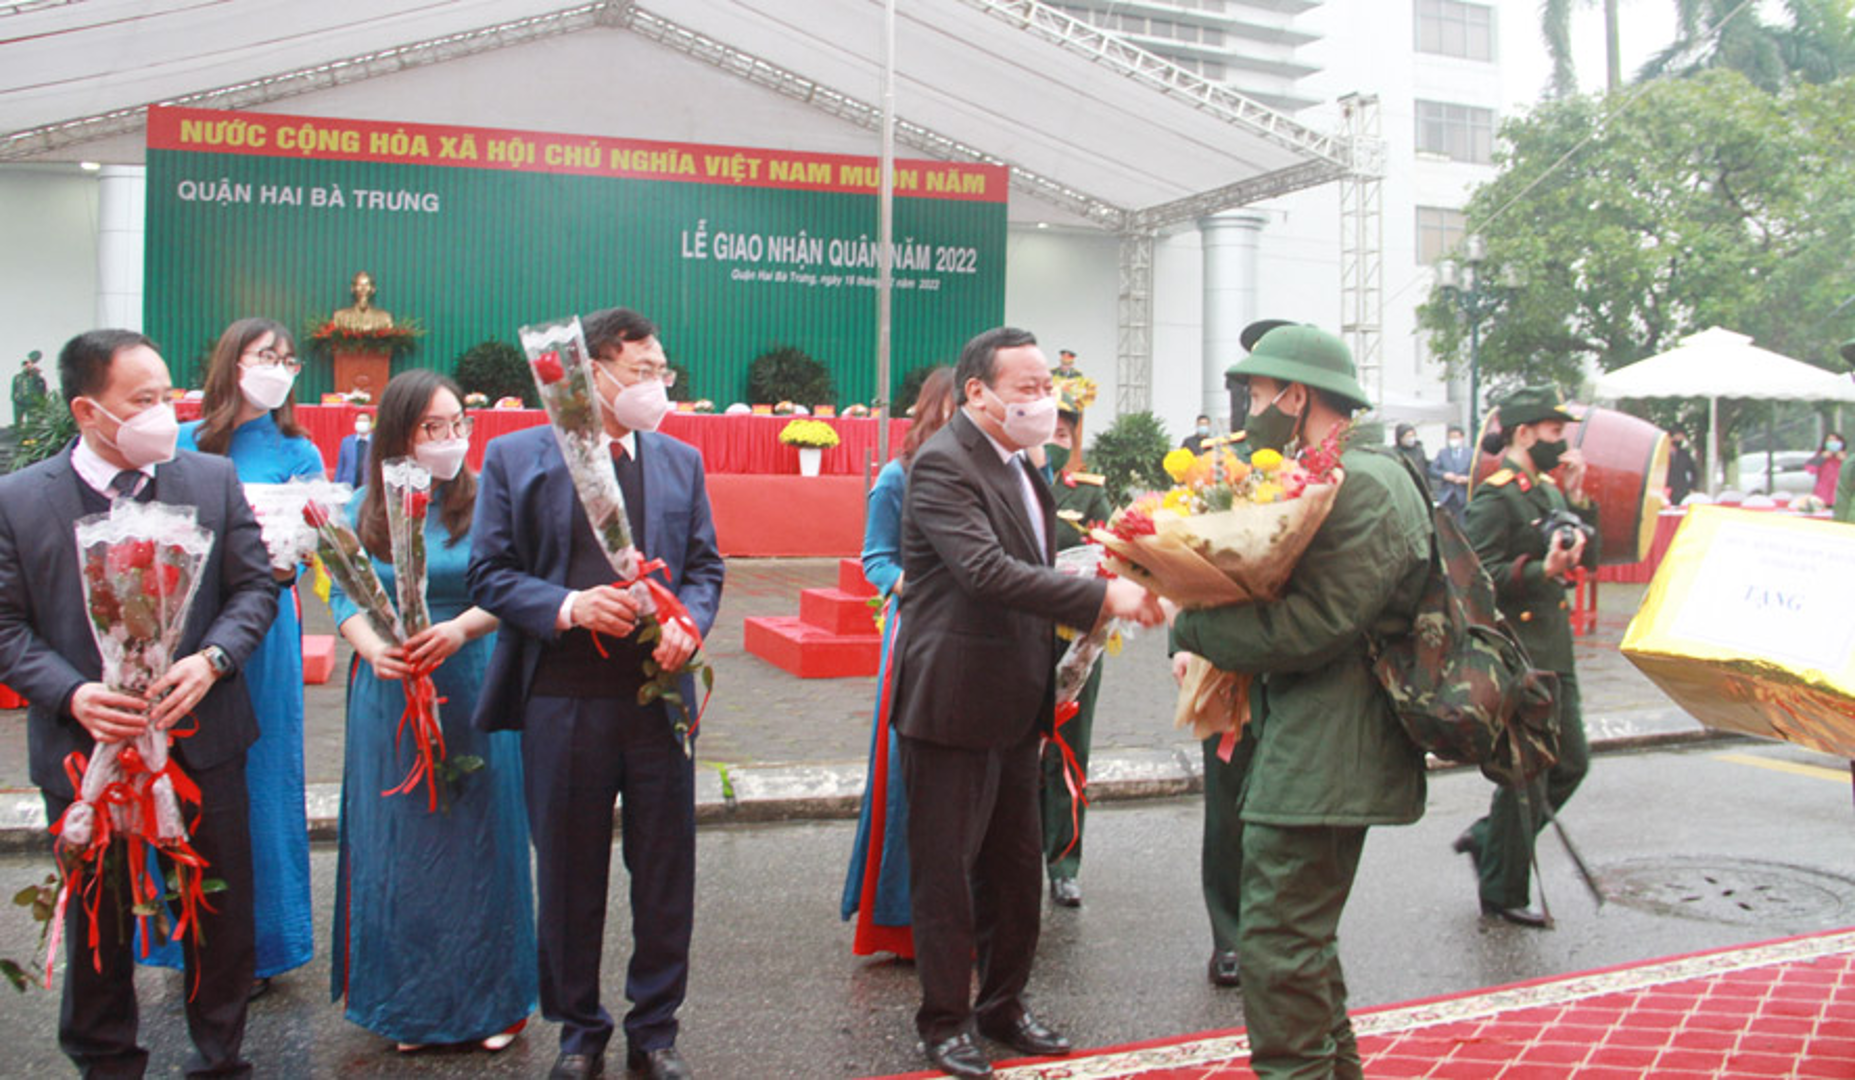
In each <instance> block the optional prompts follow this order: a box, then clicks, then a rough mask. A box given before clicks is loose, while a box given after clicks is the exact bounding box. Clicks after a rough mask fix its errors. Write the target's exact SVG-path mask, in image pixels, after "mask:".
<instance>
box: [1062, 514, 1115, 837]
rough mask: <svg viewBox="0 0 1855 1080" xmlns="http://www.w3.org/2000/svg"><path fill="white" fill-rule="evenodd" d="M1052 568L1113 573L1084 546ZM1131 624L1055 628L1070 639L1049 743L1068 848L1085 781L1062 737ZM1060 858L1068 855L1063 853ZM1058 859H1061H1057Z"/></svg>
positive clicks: (1077, 573) (1077, 832) (1094, 548)
mask: <svg viewBox="0 0 1855 1080" xmlns="http://www.w3.org/2000/svg"><path fill="white" fill-rule="evenodd" d="M1056 569H1057V570H1059V571H1061V572H1062V573H1064V574H1068V575H1069V576H1071V577H1114V576H1115V575H1114V573H1113V572H1112V571H1110V570H1109V569H1108V568H1107V566H1105V565H1104V564H1103V560H1102V548H1101V547H1100V546H1099V545H1096V544H1083V545H1082V546H1080V547H1073V548H1069V549H1068V550H1066V551H1061V552H1058V553H1057V556H1056ZM1131 630H1132V624H1129V623H1126V622H1125V621H1124V620H1121V619H1109V620H1108V621H1106V622H1104V623H1102V624H1101V625H1100V626H1097V627H1095V628H1094V629H1093V630H1090V631H1088V632H1083V631H1080V630H1075V629H1072V628H1070V627H1067V626H1063V627H1058V628H1057V633H1058V634H1059V635H1060V636H1063V637H1066V638H1068V639H1069V648H1067V649H1065V650H1063V656H1062V658H1061V659H1059V660H1058V661H1057V662H1056V717H1055V721H1054V723H1053V725H1052V727H1051V731H1050V740H1051V741H1052V742H1054V743H1056V748H1057V750H1058V751H1059V752H1060V753H1061V754H1062V759H1063V785H1064V786H1065V787H1067V788H1068V789H1069V813H1070V818H1071V820H1070V823H1069V825H1070V828H1069V835H1070V837H1071V839H1070V841H1069V844H1070V847H1074V846H1075V844H1076V841H1077V839H1079V838H1080V836H1081V832H1082V830H1081V829H1080V828H1079V827H1078V826H1079V821H1078V820H1077V819H1078V818H1079V816H1080V814H1081V810H1080V809H1079V807H1082V806H1087V805H1088V802H1089V797H1088V776H1087V774H1085V773H1084V772H1083V770H1082V762H1081V760H1080V759H1079V758H1077V757H1076V752H1075V749H1074V748H1073V747H1071V746H1070V745H1069V740H1068V738H1067V737H1066V736H1065V735H1064V732H1063V726H1064V725H1065V724H1067V723H1069V722H1070V721H1071V720H1074V719H1075V718H1076V715H1077V713H1079V712H1080V711H1081V705H1080V703H1079V701H1078V699H1079V698H1081V696H1082V690H1083V688H1084V687H1086V686H1087V685H1088V681H1089V675H1090V674H1091V673H1092V672H1093V671H1094V670H1095V665H1096V664H1097V663H1099V662H1100V660H1101V655H1102V653H1104V652H1119V651H1120V646H1121V643H1122V641H1123V640H1124V639H1125V637H1126V635H1127V634H1128V633H1129V632H1131ZM1063 854H1064V855H1067V854H1069V849H1068V848H1065V849H1064V850H1063ZM1059 857H1060V856H1059Z"/></svg>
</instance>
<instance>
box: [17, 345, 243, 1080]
mask: <svg viewBox="0 0 1855 1080" xmlns="http://www.w3.org/2000/svg"><path fill="white" fill-rule="evenodd" d="M58 370H59V377H60V379H61V381H62V383H63V391H64V400H65V404H66V407H68V408H69V409H70V410H71V416H72V418H73V419H75V420H76V421H77V426H78V429H79V431H80V432H81V435H80V437H79V438H78V439H77V440H76V441H75V442H73V443H72V444H71V446H70V448H69V449H67V450H66V451H65V452H64V453H61V454H58V455H57V456H55V457H51V458H48V459H46V460H44V461H41V462H39V463H38V464H36V465H33V466H31V467H30V468H27V469H23V470H21V471H19V472H16V473H13V474H11V475H9V476H5V477H0V682H5V683H6V684H8V685H9V686H11V687H13V688H14V689H15V690H17V691H19V692H20V693H22V694H24V695H25V696H26V697H27V698H28V699H29V700H30V701H31V703H32V704H31V708H30V710H29V712H28V713H27V720H26V737H27V743H28V747H29V751H30V756H31V770H32V782H33V783H34V784H36V785H38V787H39V790H40V791H41V792H42V793H43V794H44V797H45V813H46V817H47V819H48V820H51V821H57V820H58V819H59V818H60V817H62V816H63V814H64V811H65V809H66V808H67V807H68V806H70V805H71V802H72V801H73V800H74V799H75V798H76V795H77V793H76V792H75V791H74V790H73V789H72V785H71V782H70V780H69V778H68V777H67V776H66V774H65V768H64V763H65V761H66V759H67V758H68V757H70V755H72V754H73V753H81V754H84V755H85V756H89V755H90V753H91V752H92V750H94V748H95V746H96V744H98V743H109V742H119V741H122V740H126V739H131V738H134V737H135V736H136V735H138V734H140V733H142V732H143V731H145V730H147V729H148V728H149V727H151V726H152V727H154V728H155V729H157V730H163V731H165V730H168V729H169V728H172V727H173V726H174V725H175V724H176V723H178V722H181V721H183V720H187V721H188V722H187V726H188V727H193V726H195V722H197V731H195V732H194V734H192V735H191V736H190V737H188V738H185V739H180V740H177V741H176V742H175V743H174V747H173V754H174V757H175V759H176V760H178V761H179V763H180V765H181V767H182V768H183V769H184V770H185V771H186V773H187V775H188V776H189V777H190V778H192V780H193V781H194V783H196V784H197V785H198V786H199V789H200V807H199V819H198V821H197V822H196V823H194V824H193V826H192V834H191V837H190V840H191V843H192V845H193V848H194V850H195V851H197V852H198V853H199V854H200V855H201V856H203V857H204V858H205V859H206V861H207V863H208V864H209V869H208V874H209V875H210V876H211V877H214V878H218V879H220V880H222V881H224V882H225V884H226V888H225V890H224V891H223V892H219V893H215V894H213V895H211V896H209V897H208V898H207V899H208V902H209V903H210V905H211V907H212V908H213V910H212V911H203V912H202V918H201V927H200V929H201V932H202V935H203V938H204V944H203V945H201V946H200V947H198V948H196V947H195V946H194V944H193V942H192V940H191V939H189V940H188V941H187V943H186V947H185V955H186V966H187V978H188V982H187V985H188V987H189V990H190V991H191V992H190V993H189V996H188V998H187V1003H186V1010H187V1027H188V1030H189V1032H190V1033H191V1034H192V1036H193V1045H194V1049H195V1051H196V1056H195V1058H194V1059H193V1060H192V1061H190V1062H189V1063H188V1068H187V1074H188V1075H190V1076H196V1075H197V1076H247V1075H250V1072H251V1066H250V1064H249V1063H248V1062H246V1061H245V1060H244V1059H243V1058H242V1057H241V1056H240V1054H239V1047H240V1044H241V1043H242V1042H243V1040H244V1032H245V1001H246V997H247V995H248V994H249V993H250V991H251V978H252V964H253V927H252V908H251V899H252V897H251V889H252V886H251V836H250V832H249V824H248V820H247V813H248V810H247V806H248V804H247V797H246V792H245V750H246V749H247V748H248V747H249V746H250V745H251V744H252V742H254V741H255V740H256V739H257V736H258V725H257V720H256V718H255V717H254V716H253V715H252V710H251V700H250V697H249V695H248V694H247V693H246V692H245V688H244V687H243V686H241V685H239V674H238V673H239V668H240V667H241V666H242V665H243V664H244V662H245V660H246V659H247V658H248V657H249V656H250V655H251V652H252V650H253V649H255V648H257V645H258V642H259V641H260V640H262V638H263V637H264V634H265V632H266V631H267V630H268V629H269V628H270V624H271V620H272V619H273V618H274V617H275V616H276V614H277V589H276V586H275V585H274V584H273V582H272V580H271V574H270V560H269V558H268V557H267V556H266V555H265V552H264V545H263V542H262V541H261V540H260V539H259V534H258V524H257V521H256V519H254V518H253V517H252V514H251V508H250V506H249V505H247V504H246V502H245V496H244V489H243V488H242V487H240V485H239V482H238V475H237V473H236V472H234V471H233V468H232V463H231V461H230V460H229V459H226V458H223V457H214V456H211V455H205V454H195V453H181V454H179V455H176V453H175V450H174V443H175V436H176V433H177V430H178V426H177V424H176V422H175V419H174V410H173V406H172V405H170V404H169V403H168V390H169V381H168V372H167V365H166V364H165V363H163V362H162V360H161V357H160V356H159V355H158V354H157V353H156V352H155V349H154V346H153V344H152V343H151V342H150V341H149V340H148V339H147V338H145V337H143V336H142V335H140V334H137V333H134V332H131V331H127V330H93V331H90V332H89V333H85V334H80V335H78V336H77V337H75V338H73V339H71V341H70V342H69V343H68V344H66V345H65V347H64V351H63V352H62V353H61V354H60V355H59V358H58ZM115 499H136V500H138V501H141V502H151V501H160V502H164V503H170V504H174V505H178V506H190V507H193V508H194V510H195V513H196V514H197V517H198V521H199V523H200V524H201V525H202V526H204V527H205V528H207V529H209V530H211V532H212V533H213V534H214V536H216V537H217V540H216V542H215V543H214V544H213V549H212V553H211V554H210V555H209V556H208V558H207V561H206V565H205V567H204V569H203V570H202V571H201V575H200V586H199V591H198V592H197V594H196V595H195V597H194V601H193V608H192V610H191V611H190V612H189V613H188V618H187V626H186V629H185V632H184V633H183V634H182V636H181V644H180V657H181V658H180V659H178V660H176V661H175V662H174V664H173V666H172V667H170V668H169V669H168V672H167V674H166V675H165V676H163V677H162V678H161V679H160V681H158V682H157V683H156V684H155V685H154V686H153V687H152V688H150V692H149V694H148V697H147V699H146V700H144V699H142V698H137V697H133V696H130V695H127V694H119V693H116V692H114V691H112V690H110V689H109V688H108V687H107V686H105V685H104V684H103V683H102V682H101V681H100V680H101V678H102V661H101V659H100V658H99V656H98V654H97V647H96V642H95V639H93V638H92V637H91V632H90V624H89V621H88V619H87V618H86V615H85V611H84V602H83V599H84V594H83V586H82V582H81V580H80V576H79V575H80V571H79V567H78V562H77V542H76V538H75V534H74V532H73V526H74V524H75V523H76V521H77V519H79V518H81V517H85V516H87V515H90V514H97V513H103V512H105V511H107V510H108V509H109V506H110V503H111V502H112V500H115ZM189 717H191V719H190V720H189V719H188V718H189ZM122 872H123V867H122V865H121V860H120V859H117V860H116V861H115V866H114V873H116V874H117V875H119V876H120V875H121V874H122ZM115 885H116V886H117V887H116V888H115V889H114V890H112V889H110V888H108V887H106V888H105V890H104V896H105V900H104V902H103V907H102V910H101V911H99V913H98V916H99V917H98V918H97V920H96V927H95V930H96V933H97V935H98V940H97V946H96V954H97V957H98V959H99V960H100V965H101V968H102V970H101V971H99V970H98V960H93V958H92V952H91V945H90V934H91V931H92V927H91V920H90V916H89V913H88V912H87V911H86V910H85V905H84V904H81V903H72V904H70V906H69V907H68V908H67V910H66V917H65V925H64V937H65V944H66V951H65V961H66V962H65V985H64V1005H63V1009H62V1011H61V1012H60V1014H59V1020H58V1042H59V1046H60V1047H61V1048H62V1049H63V1050H64V1052H65V1054H67V1055H68V1056H69V1057H70V1058H71V1060H72V1061H73V1062H75V1063H76V1064H77V1066H78V1068H79V1069H80V1070H82V1071H83V1073H84V1075H85V1076H98V1077H103V1076H108V1077H117V1076H125V1077H139V1076H141V1075H142V1073H143V1072H144V1071H145V1069H146V1068H147V1062H148V1052H147V1051H146V1050H143V1049H142V1048H141V1047H140V1046H139V1045H137V1042H136V1001H135V982H134V963H133V961H132V957H131V950H132V949H133V947H134V935H133V933H131V932H129V931H130V927H131V926H132V925H133V923H132V921H131V920H130V919H129V917H128V913H127V912H126V911H125V912H118V911H117V910H115V909H114V906H113V905H114V903H115V901H114V899H113V898H114V897H118V896H126V895H127V892H128V890H127V885H126V882H122V881H120V880H118V881H117V882H116V883H115ZM196 986H197V989H194V988H195V987H196Z"/></svg>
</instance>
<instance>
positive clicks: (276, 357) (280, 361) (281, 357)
mask: <svg viewBox="0 0 1855 1080" xmlns="http://www.w3.org/2000/svg"><path fill="white" fill-rule="evenodd" d="M245 358H246V359H248V360H251V361H253V363H252V366H253V367H279V368H282V369H284V370H285V371H288V372H290V373H292V374H294V373H296V372H298V371H301V370H303V365H302V364H300V363H297V360H296V357H295V355H293V354H291V353H280V352H278V351H277V350H276V349H262V350H259V351H258V352H254V353H249V352H248V353H246V354H245Z"/></svg>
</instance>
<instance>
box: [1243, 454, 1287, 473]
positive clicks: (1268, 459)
mask: <svg viewBox="0 0 1855 1080" xmlns="http://www.w3.org/2000/svg"><path fill="white" fill-rule="evenodd" d="M1250 464H1251V465H1254V466H1256V467H1257V468H1258V469H1261V470H1262V471H1263V472H1271V473H1272V472H1274V471H1275V470H1277V469H1279V468H1281V467H1282V455H1281V453H1280V451H1276V450H1258V451H1256V452H1255V453H1254V454H1251V455H1250Z"/></svg>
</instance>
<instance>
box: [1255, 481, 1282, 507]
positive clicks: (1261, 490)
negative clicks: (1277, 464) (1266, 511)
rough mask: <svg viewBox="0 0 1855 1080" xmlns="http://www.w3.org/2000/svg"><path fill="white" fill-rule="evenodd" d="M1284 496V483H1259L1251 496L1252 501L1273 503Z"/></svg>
mask: <svg viewBox="0 0 1855 1080" xmlns="http://www.w3.org/2000/svg"><path fill="white" fill-rule="evenodd" d="M1281 497H1282V485H1280V484H1268V483H1263V484H1257V485H1256V493H1255V494H1254V495H1252V496H1251V497H1250V501H1251V502H1259V503H1272V502H1274V501H1275V500H1277V499H1279V498H1281Z"/></svg>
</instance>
